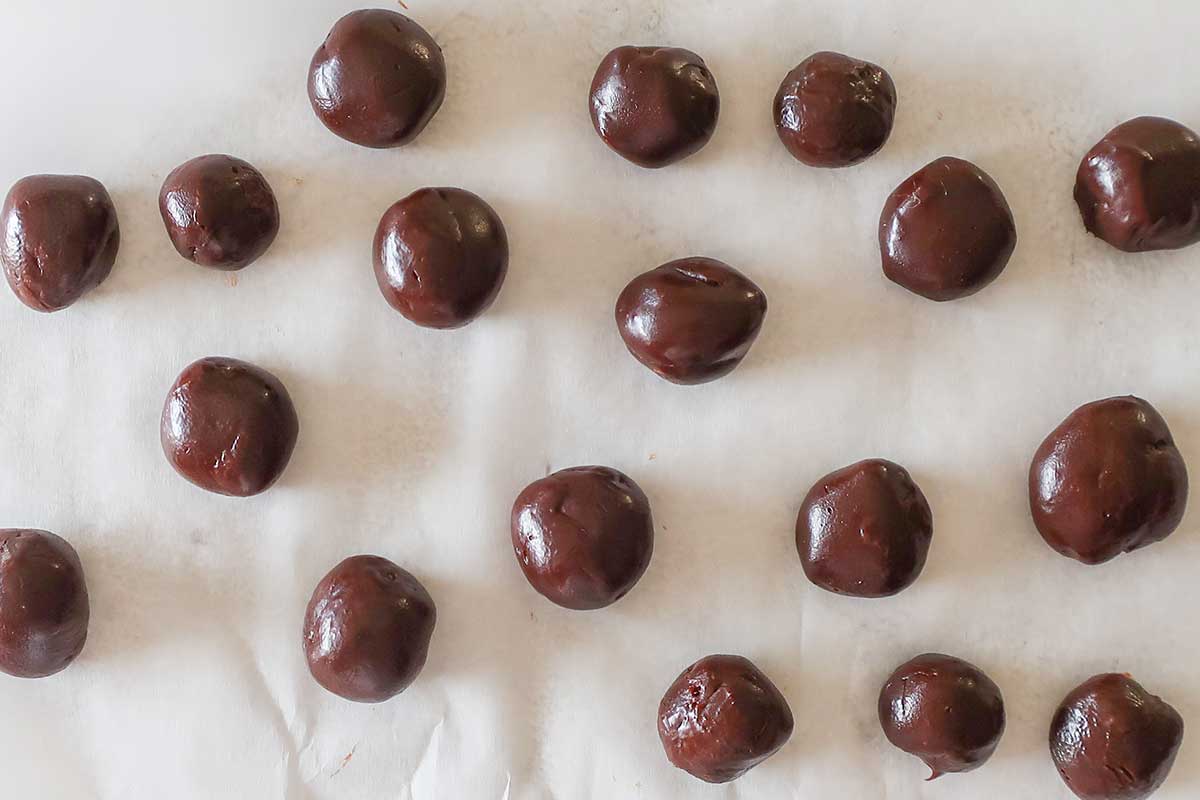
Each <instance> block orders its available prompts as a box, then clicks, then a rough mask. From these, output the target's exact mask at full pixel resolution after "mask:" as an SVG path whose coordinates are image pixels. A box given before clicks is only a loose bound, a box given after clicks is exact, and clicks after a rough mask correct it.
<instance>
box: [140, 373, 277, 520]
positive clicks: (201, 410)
mask: <svg viewBox="0 0 1200 800" xmlns="http://www.w3.org/2000/svg"><path fill="white" fill-rule="evenodd" d="M299 432H300V422H299V420H298V419H297V418H296V409H295V407H293V406H292V398H291V397H290V396H289V395H288V392H287V389H285V388H284V387H283V384H282V383H280V382H279V379H278V378H276V377H275V376H274V375H272V374H271V373H269V372H267V371H266V370H265V369H261V368H260V367H256V366H254V365H253V364H247V363H246V362H244V361H238V360H236V359H233V358H216V357H213V358H202V359H200V360H199V361H196V362H195V363H193V364H190V365H189V366H188V367H187V369H185V370H184V371H183V372H181V373H180V374H179V377H178V378H177V379H176V381H175V385H174V386H172V387H171V391H170V393H169V394H168V395H167V402H166V404H165V405H164V406H163V412H162V425H161V436H162V446H163V452H164V453H166V455H167V460H168V461H170V462H171V466H173V467H174V468H175V471H176V472H178V473H179V474H180V475H182V476H183V477H185V478H187V479H188V480H189V481H191V482H192V483H194V484H196V485H197V486H199V487H200V488H201V489H207V490H208V491H210V492H216V493H217V494H224V495H231V496H233V497H249V496H250V495H255V494H258V493H260V492H264V491H266V490H267V489H268V488H270V486H271V485H272V484H273V483H275V481H277V480H278V479H279V476H280V475H282V474H283V469H284V467H286V466H287V463H288V460H289V459H290V458H291V457H292V450H293V449H295V447H296V436H297V435H298V434H299Z"/></svg>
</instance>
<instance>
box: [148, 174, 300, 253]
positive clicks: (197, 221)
mask: <svg viewBox="0 0 1200 800" xmlns="http://www.w3.org/2000/svg"><path fill="white" fill-rule="evenodd" d="M158 210H159V212H160V213H161V214H162V218H163V224H165V225H166V226H167V235H169V236H170V237H171V244H173V245H175V249H176V250H177V251H178V252H179V255H181V256H183V257H184V258H186V259H187V260H188V261H191V262H193V263H196V264H199V265H200V266H202V267H212V268H213V269H220V270H237V269H242V268H243V267H245V266H246V265H248V264H250V263H251V262H252V261H254V260H255V259H257V258H258V257H259V256H261V255H262V254H263V253H265V252H267V248H269V247H270V246H271V243H272V242H274V241H275V236H276V234H278V233H279V206H278V205H276V203H275V193H274V192H272V191H271V186H270V184H268V183H267V179H266V178H264V177H263V175H262V173H261V172H259V171H258V170H256V169H255V168H254V167H252V166H251V165H250V164H247V163H246V162H245V161H242V160H241V159H240V158H234V157H233V156H223V155H209V156H200V157H199V158H193V159H192V160H191V161H188V162H186V163H184V164H181V165H180V166H178V167H176V168H175V170H174V171H172V172H171V174H170V175H168V176H167V179H166V180H165V181H164V182H163V186H162V191H161V192H160V193H159V196H158Z"/></svg>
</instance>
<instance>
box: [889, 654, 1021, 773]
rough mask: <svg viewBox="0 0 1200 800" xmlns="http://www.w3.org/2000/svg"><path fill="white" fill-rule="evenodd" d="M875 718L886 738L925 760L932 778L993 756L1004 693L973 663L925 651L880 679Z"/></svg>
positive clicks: (970, 767) (1001, 726)
mask: <svg viewBox="0 0 1200 800" xmlns="http://www.w3.org/2000/svg"><path fill="white" fill-rule="evenodd" d="M879 724H880V726H882V727H883V733H884V735H885V736H887V739H888V741H889V742H891V743H892V744H893V745H895V746H896V747H898V748H900V749H901V750H903V751H904V752H906V753H910V754H912V755H914V756H916V757H917V758H919V759H921V760H922V761H924V762H925V765H926V766H928V767H929V769H930V770H932V772H933V774H931V775H930V776H929V780H933V779H935V778H938V777H941V776H942V775H945V774H946V773H950V772H970V771H971V770H973V769H976V768H978V767H980V766H982V765H983V762H985V761H987V760H988V759H989V758H991V756H992V753H993V752H994V751H995V749H996V745H998V744H999V743H1000V737H1001V735H1003V733H1004V698H1002V697H1001V696H1000V688H999V687H998V686H996V684H995V683H993V682H992V679H991V678H989V677H988V676H987V675H984V674H983V672H982V671H981V670H980V669H979V668H978V667H976V666H975V665H974V664H969V663H967V662H966V661H963V660H962V659H959V658H954V657H953V656H946V655H942V654H940V653H926V654H925V655H921V656H917V657H916V658H914V659H912V660H911V661H909V662H907V663H904V664H901V665H900V666H899V667H897V668H896V671H895V672H893V673H892V675H891V677H889V678H888V679H887V682H886V683H885V684H884V685H883V689H881V690H880V692H879Z"/></svg>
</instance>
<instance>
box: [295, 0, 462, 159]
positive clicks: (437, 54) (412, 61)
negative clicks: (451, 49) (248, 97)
mask: <svg viewBox="0 0 1200 800" xmlns="http://www.w3.org/2000/svg"><path fill="white" fill-rule="evenodd" d="M445 97H446V62H445V60H444V59H443V58H442V48H440V47H438V44H437V42H435V41H434V40H433V37H432V36H430V35H429V33H428V32H426V30H425V29H424V28H422V27H421V26H420V25H418V24H417V23H415V22H413V21H412V20H411V19H409V18H408V17H406V16H404V15H403V14H397V13H396V12H394V11H386V10H384V9H379V8H371V9H363V10H361V11H352V12H351V13H349V14H347V15H346V16H344V17H342V18H341V19H340V20H338V21H337V23H336V24H335V25H334V26H333V29H332V30H331V31H330V32H329V35H328V36H327V37H326V38H325V41H324V43H322V44H321V46H320V47H318V48H317V52H316V53H315V54H314V55H313V57H312V64H311V65H310V66H309V68H308V99H309V100H310V101H311V102H312V107H313V111H315V112H316V114H317V117H318V118H319V119H320V120H321V122H323V123H324V124H325V127H327V128H329V130H331V131H333V132H334V133H335V134H337V135H338V136H340V137H342V138H343V139H345V140H347V141H349V142H353V143H354V144H358V145H362V146H363V147H376V148H383V147H399V146H400V145H405V144H408V143H409V142H411V141H412V140H413V139H415V138H417V134H419V133H420V132H421V131H423V130H424V129H425V126H426V125H428V124H429V120H431V119H433V115H434V114H436V113H437V110H438V109H439V108H441V107H442V100H444V99H445Z"/></svg>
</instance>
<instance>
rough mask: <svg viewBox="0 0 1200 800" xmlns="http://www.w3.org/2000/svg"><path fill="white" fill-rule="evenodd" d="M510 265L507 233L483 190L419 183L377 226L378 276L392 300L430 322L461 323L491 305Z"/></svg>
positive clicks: (436, 324)
mask: <svg viewBox="0 0 1200 800" xmlns="http://www.w3.org/2000/svg"><path fill="white" fill-rule="evenodd" d="M507 273H508V234H507V233H506V232H505V230H504V223H502V222H501V221H500V217H499V216H497V215H496V212H495V211H493V210H492V207H491V206H489V205H488V204H487V203H485V202H484V201H483V200H482V199H481V198H479V197H477V196H476V195H473V194H471V193H470V192H467V191H463V190H462V189H420V190H418V191H416V192H413V193H412V194H410V195H409V196H408V197H406V198H404V199H403V200H401V201H400V202H398V203H396V204H395V205H394V206H392V207H391V208H389V209H388V210H387V213H385V214H384V215H383V219H381V220H380V221H379V227H378V229H377V230H376V232H375V279H376V281H378V282H379V290H380V291H381V292H383V296H384V298H385V299H386V300H387V301H388V303H389V304H391V306H392V308H394V309H396V310H397V311H399V312H400V313H401V314H403V315H404V316H405V317H407V318H408V319H409V320H411V321H413V322H415V323H416V324H418V325H421V326H423V327H426V328H460V327H462V326H463V325H466V324H467V323H468V322H470V321H471V320H473V319H475V318H476V317H477V316H479V315H480V314H482V313H483V312H484V311H486V310H487V308H488V306H490V305H491V304H492V302H493V301H494V300H495V299H496V295H498V294H499V293H500V287H501V286H502V285H503V284H504V276H505V275H506V274H507Z"/></svg>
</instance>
